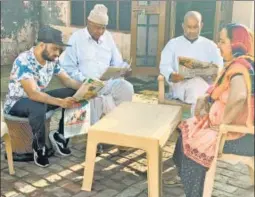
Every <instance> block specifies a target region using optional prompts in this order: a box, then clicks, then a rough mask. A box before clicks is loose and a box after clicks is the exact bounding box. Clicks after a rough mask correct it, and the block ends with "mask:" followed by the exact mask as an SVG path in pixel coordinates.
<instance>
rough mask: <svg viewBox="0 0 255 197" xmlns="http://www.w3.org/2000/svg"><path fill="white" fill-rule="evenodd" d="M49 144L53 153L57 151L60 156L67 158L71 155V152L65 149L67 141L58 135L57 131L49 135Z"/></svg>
mask: <svg viewBox="0 0 255 197" xmlns="http://www.w3.org/2000/svg"><path fill="white" fill-rule="evenodd" d="M49 138H50V141H51V144H52V146H53V148H54V149H55V151H57V152H58V153H59V154H60V155H62V156H68V155H70V154H71V150H70V149H69V148H68V147H67V144H68V141H69V140H68V139H65V138H64V136H63V135H61V134H59V133H58V132H57V131H52V132H50V134H49Z"/></svg>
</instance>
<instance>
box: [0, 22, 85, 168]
mask: <svg viewBox="0 0 255 197" xmlns="http://www.w3.org/2000/svg"><path fill="white" fill-rule="evenodd" d="M64 46H69V45H66V44H64V43H63V42H62V35H61V32H60V31H58V30H56V29H54V28H51V27H48V26H46V27H44V28H42V29H40V31H39V33H38V40H37V45H36V46H35V47H32V48H31V49H30V50H29V51H25V52H23V53H21V54H20V55H19V56H18V57H17V58H16V60H15V61H14V63H13V68H12V71H11V75H10V82H9V92H8V94H7V97H6V101H5V104H4V112H5V113H7V114H10V115H13V116H18V117H28V119H29V124H30V126H31V128H32V132H33V143H32V146H33V150H34V162H35V164H37V165H38V166H40V167H46V166H48V165H49V160H48V156H47V148H46V146H45V116H46V113H47V112H48V111H50V110H54V109H56V108H58V107H61V108H63V109H65V108H72V107H74V106H77V103H76V102H75V100H74V98H72V95H73V94H74V93H75V90H77V89H79V87H80V85H81V84H80V82H77V81H75V80H73V79H71V78H70V77H69V76H68V74H66V72H65V71H64V70H63V69H62V68H61V67H60V65H59V61H58V57H59V55H60V53H61V51H62V47H64ZM53 75H55V76H57V77H58V78H59V79H60V81H61V82H62V83H63V85H64V86H65V87H67V88H62V89H56V90H52V91H48V92H46V91H45V89H46V87H47V86H48V84H49V82H50V80H51V79H52V77H53ZM63 114H64V113H63V112H62V119H61V120H60V124H59V126H60V127H59V130H58V132H54V133H52V132H51V134H50V135H51V136H50V139H51V142H52V143H53V145H55V147H56V149H57V151H58V152H59V153H60V154H61V155H63V156H66V155H69V154H70V153H71V152H70V149H69V148H67V142H68V140H66V139H64V138H63V135H62V134H63Z"/></svg>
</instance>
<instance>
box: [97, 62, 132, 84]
mask: <svg viewBox="0 0 255 197" xmlns="http://www.w3.org/2000/svg"><path fill="white" fill-rule="evenodd" d="M131 63H132V59H131V60H130V61H129V62H123V65H121V66H119V67H116V66H114V67H113V66H110V67H108V68H107V70H106V71H105V72H104V74H103V75H102V77H101V78H100V79H101V80H102V81H107V80H109V79H116V78H120V77H122V76H123V75H124V74H125V73H126V72H128V71H131V70H132V69H131V67H130V65H131Z"/></svg>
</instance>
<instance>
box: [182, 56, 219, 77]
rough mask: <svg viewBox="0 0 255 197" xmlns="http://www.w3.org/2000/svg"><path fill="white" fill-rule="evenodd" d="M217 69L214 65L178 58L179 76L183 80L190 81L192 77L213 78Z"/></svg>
mask: <svg viewBox="0 0 255 197" xmlns="http://www.w3.org/2000/svg"><path fill="white" fill-rule="evenodd" d="M218 69H219V67H218V66H217V65H216V64H213V63H208V62H202V61H199V60H196V59H192V58H188V57H179V72H178V73H179V74H180V75H182V76H183V77H184V79H191V78H194V77H202V78H205V79H207V78H208V77H215V76H216V75H217V73H218Z"/></svg>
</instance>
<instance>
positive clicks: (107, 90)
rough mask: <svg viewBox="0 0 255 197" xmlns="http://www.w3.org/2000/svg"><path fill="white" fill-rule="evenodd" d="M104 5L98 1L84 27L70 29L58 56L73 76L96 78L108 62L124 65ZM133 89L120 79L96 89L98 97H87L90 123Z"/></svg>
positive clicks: (77, 77)
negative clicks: (74, 29)
mask: <svg viewBox="0 0 255 197" xmlns="http://www.w3.org/2000/svg"><path fill="white" fill-rule="evenodd" d="M107 24H108V15H107V8H106V7H105V6H104V5H102V4H97V5H95V7H94V9H93V10H91V12H90V14H89V16H88V20H87V27H86V28H84V29H80V30H78V31H76V32H74V33H73V34H72V35H71V37H70V39H69V43H68V44H70V45H71V47H69V48H67V49H66V50H65V52H64V53H63V54H62V55H61V57H60V63H61V65H62V66H63V68H64V69H65V70H66V71H67V73H68V74H69V75H70V76H71V77H72V78H74V79H76V80H79V81H83V80H84V79H86V78H97V79H100V77H101V76H102V75H103V73H104V72H105V71H106V70H107V68H108V67H109V66H117V67H121V66H126V65H127V64H126V63H125V62H123V59H122V57H121V54H120V52H119V50H118V49H117V46H116V44H115V42H114V40H113V37H112V35H111V33H110V32H108V31H107V30H106V26H107ZM133 94H134V89H133V86H132V84H130V83H129V82H127V81H126V80H124V79H122V78H121V79H114V80H109V81H108V82H107V85H106V86H105V87H104V88H103V89H102V90H101V91H100V93H99V97H98V98H96V99H94V100H92V101H91V123H92V124H93V123H95V122H96V121H97V120H99V118H100V117H101V116H102V114H106V113H108V112H109V111H111V110H112V109H113V108H114V107H115V106H117V105H119V104H120V103H121V102H123V101H131V100H132V95H133Z"/></svg>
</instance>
